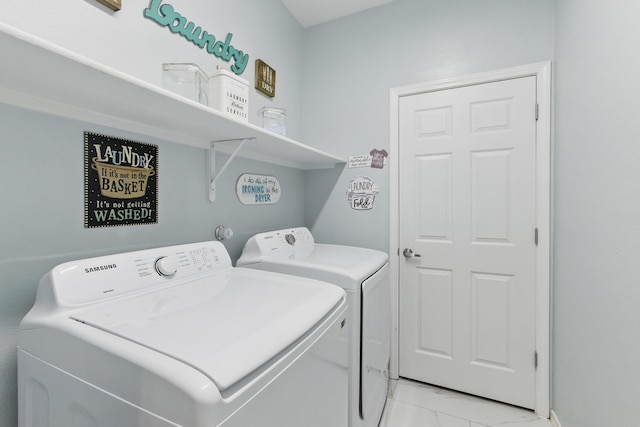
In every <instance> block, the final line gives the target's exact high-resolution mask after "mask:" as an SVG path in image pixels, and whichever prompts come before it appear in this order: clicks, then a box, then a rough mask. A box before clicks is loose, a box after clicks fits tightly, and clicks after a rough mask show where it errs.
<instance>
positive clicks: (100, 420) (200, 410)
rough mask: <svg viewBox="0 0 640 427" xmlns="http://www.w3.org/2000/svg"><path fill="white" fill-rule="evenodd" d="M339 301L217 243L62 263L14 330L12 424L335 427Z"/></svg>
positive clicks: (339, 415) (339, 383)
mask: <svg viewBox="0 0 640 427" xmlns="http://www.w3.org/2000/svg"><path fill="white" fill-rule="evenodd" d="M346 307H347V303H346V298H345V292H344V291H343V290H342V289H341V288H340V287H338V286H334V285H331V284H328V283H325V282H320V281H317V280H311V279H304V278H299V277H293V276H289V275H284V274H277V273H270V272H260V271H256V270H250V269H243V268H234V267H232V265H231V260H230V258H229V255H228V253H227V251H226V250H225V248H224V246H222V244H221V243H220V242H203V243H194V244H186V245H178V246H171V247H165V248H157V249H149V250H143V251H137V252H130V253H125V254H116V255H110V256H103V257H97V258H92V259H85V260H80V261H73V262H68V263H65V264H61V265H59V266H57V267H55V268H54V269H53V270H51V271H50V272H49V273H48V274H47V275H45V277H43V278H42V280H41V281H40V284H39V287H38V293H37V297H36V302H35V304H34V306H33V308H32V309H31V311H30V312H29V313H28V314H27V316H26V317H25V318H24V319H23V321H22V322H21V324H20V330H19V336H18V393H19V396H18V410H19V426H20V427H42V426H51V427H67V426H96V427H123V426H127V427H134V426H135V427H152V426H153V427H165V426H188V427H213V426H223V427H247V426H269V427H283V426H288V427H300V426H314V427H327V426H343V427H344V426H346V425H347V403H346V399H347V389H348V379H347V354H348V353H347V352H348V350H347V345H346V344H345V343H344V342H342V341H341V339H340V337H341V334H342V328H343V327H344V324H345V313H346Z"/></svg>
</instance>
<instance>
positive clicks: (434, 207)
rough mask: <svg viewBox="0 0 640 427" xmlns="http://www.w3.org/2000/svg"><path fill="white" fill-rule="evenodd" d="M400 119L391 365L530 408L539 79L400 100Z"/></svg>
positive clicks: (415, 375)
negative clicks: (394, 358) (394, 361)
mask: <svg viewBox="0 0 640 427" xmlns="http://www.w3.org/2000/svg"><path fill="white" fill-rule="evenodd" d="M398 120H399V123H398V128H399V154H398V155H399V160H398V162H399V168H398V170H399V231H398V233H399V236H398V237H399V242H400V251H401V252H402V250H403V249H407V251H406V252H407V256H402V255H401V256H400V261H399V265H398V270H399V291H398V292H399V296H398V297H399V307H398V310H399V332H398V334H399V344H400V345H399V374H400V376H403V377H408V378H413V379H417V380H420V381H424V382H427V383H431V384H436V385H440V386H443V387H447V388H452V389H456V390H461V391H464V392H468V393H472V394H476V395H480V396H485V397H488V398H492V399H495V400H499V401H503V402H507V403H510V404H515V405H518V406H523V407H527V408H534V407H535V384H536V378H535V369H536V368H535V350H536V331H535V326H536V311H535V310H536V306H535V304H536V291H535V284H536V278H535V275H536V241H535V235H536V77H535V76H531V77H522V78H515V79H510V80H504V81H498V82H493V83H484V84H476V85H471V86H465V87H457V88H453V89H446V90H441V91H435V92H428V93H423V94H416V95H412V96H406V97H402V98H401V99H400V100H399V119H398ZM412 254H413V255H412Z"/></svg>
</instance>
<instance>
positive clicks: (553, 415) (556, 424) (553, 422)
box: [551, 410, 562, 427]
mask: <svg viewBox="0 0 640 427" xmlns="http://www.w3.org/2000/svg"><path fill="white" fill-rule="evenodd" d="M551 425H552V426H553V427H562V426H561V425H560V420H558V416H557V415H556V413H555V412H553V410H551Z"/></svg>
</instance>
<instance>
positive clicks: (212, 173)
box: [209, 137, 256, 202]
mask: <svg viewBox="0 0 640 427" xmlns="http://www.w3.org/2000/svg"><path fill="white" fill-rule="evenodd" d="M253 139H256V138H255V137H253V138H242V139H240V138H238V139H228V140H223V141H213V142H212V143H211V145H210V146H209V201H211V202H215V200H216V181H217V180H218V178H220V176H221V175H222V173H223V172H224V171H225V170H226V169H227V166H229V164H230V163H231V162H232V161H233V159H234V158H235V157H236V155H238V153H239V152H240V150H241V149H242V146H243V145H244V144H245V143H246V142H247V141H251V140H253ZM234 141H240V144H238V146H237V147H236V149H235V150H234V151H233V153H232V154H231V156H230V157H229V158H228V159H227V161H226V162H225V164H224V165H223V166H222V167H221V168H220V170H219V171H218V172H217V173H216V144H221V143H226V142H234Z"/></svg>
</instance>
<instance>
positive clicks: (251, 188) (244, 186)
mask: <svg viewBox="0 0 640 427" xmlns="http://www.w3.org/2000/svg"><path fill="white" fill-rule="evenodd" d="M281 192H282V190H281V188H280V182H279V181H278V178H276V177H275V176H268V175H253V174H249V173H245V174H244V175H240V177H239V178H238V181H237V182H236V194H237V195H238V200H240V203H242V204H243V205H272V204H275V203H278V200H280V193H281Z"/></svg>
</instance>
